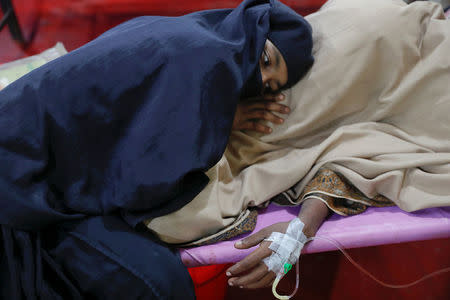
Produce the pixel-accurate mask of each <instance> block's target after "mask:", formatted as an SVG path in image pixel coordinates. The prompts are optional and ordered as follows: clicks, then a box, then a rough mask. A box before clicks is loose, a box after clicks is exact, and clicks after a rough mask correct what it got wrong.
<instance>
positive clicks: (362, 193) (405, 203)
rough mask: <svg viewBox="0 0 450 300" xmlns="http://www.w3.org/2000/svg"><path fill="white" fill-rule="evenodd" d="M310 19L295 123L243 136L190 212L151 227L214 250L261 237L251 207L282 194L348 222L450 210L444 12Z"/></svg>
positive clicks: (371, 4) (339, 5)
mask: <svg viewBox="0 0 450 300" xmlns="http://www.w3.org/2000/svg"><path fill="white" fill-rule="evenodd" d="M306 19H307V20H308V21H309V22H310V24H311V26H312V28H313V38H314V49H313V54H314V57H315V63H314V65H313V67H312V68H311V70H310V71H309V73H308V74H307V75H306V76H305V77H304V78H303V79H302V80H301V81H300V82H299V83H297V84H296V85H295V86H293V87H292V88H291V89H289V90H287V91H285V92H284V94H285V95H286V98H285V101H284V104H286V105H287V106H289V107H290V108H291V113H290V115H289V117H288V118H287V119H286V121H285V122H284V123H283V124H281V125H277V126H275V127H273V131H272V133H271V134H268V135H259V134H251V133H246V132H240V131H234V132H233V133H232V134H231V138H230V141H229V145H228V148H227V151H226V153H225V155H224V156H223V158H222V159H221V160H220V162H219V163H218V164H217V165H216V166H215V167H213V168H212V169H210V170H209V171H208V173H207V175H208V176H209V177H210V183H209V185H208V186H207V187H206V188H205V189H204V190H203V191H202V192H201V193H200V194H199V195H198V196H197V197H196V198H195V199H194V200H193V201H192V202H190V203H189V204H188V205H186V206H185V207H183V208H182V209H180V210H179V211H177V212H175V213H172V214H170V215H167V216H163V217H159V218H156V219H152V220H148V222H147V226H148V228H149V229H151V230H152V231H154V232H156V233H157V235H158V236H159V237H160V238H161V239H162V240H163V241H165V242H168V243H177V244H178V243H188V242H191V241H196V242H195V243H194V244H202V243H209V242H214V241H217V240H220V239H224V238H229V237H231V236H234V235H236V234H239V233H242V232H244V231H248V230H251V229H253V227H252V226H253V225H254V223H255V222H256V221H255V218H256V212H255V211H254V210H249V207H251V206H259V205H263V204H264V203H266V202H267V201H268V200H270V199H272V198H274V197H275V199H278V200H280V199H282V202H285V203H286V202H288V203H289V204H292V205H297V204H299V203H301V202H302V201H304V200H305V199H307V198H308V197H314V198H319V199H321V200H322V201H324V202H326V204H327V205H328V207H329V208H330V209H332V210H333V211H335V212H337V213H340V214H354V213H358V212H360V211H363V210H364V209H365V206H366V205H378V206H384V205H391V204H392V202H393V203H394V204H395V205H397V206H398V207H400V208H401V209H403V210H405V211H415V210H419V209H423V208H427V207H436V206H447V205H450V87H449V86H450V20H445V18H444V16H443V11H442V7H441V6H439V5H438V4H436V3H430V2H422V1H420V2H414V3H413V4H410V5H407V4H405V3H404V2H403V1H401V0H377V1H373V0H335V1H329V2H328V3H327V4H325V6H324V7H323V8H322V9H321V10H320V11H318V12H317V13H314V14H312V15H309V16H308V17H307V18H306ZM280 193H282V194H281V195H279V194H280ZM277 195H278V196H277ZM391 201H392V202H391Z"/></svg>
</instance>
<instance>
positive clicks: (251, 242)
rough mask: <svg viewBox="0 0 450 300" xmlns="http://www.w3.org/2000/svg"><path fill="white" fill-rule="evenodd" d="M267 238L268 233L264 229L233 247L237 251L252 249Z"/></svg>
mask: <svg viewBox="0 0 450 300" xmlns="http://www.w3.org/2000/svg"><path fill="white" fill-rule="evenodd" d="M268 236H269V233H268V231H267V230H266V229H265V228H264V229H261V230H260V231H258V232H257V233H254V234H252V235H249V236H248V237H246V238H243V239H242V240H240V241H237V242H236V243H235V244H234V246H235V247H236V248H238V249H248V248H251V247H254V246H256V245H258V244H259V243H261V242H262V241H264V239H265V238H267V237H268Z"/></svg>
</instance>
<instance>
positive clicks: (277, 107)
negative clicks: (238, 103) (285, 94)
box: [264, 102, 291, 114]
mask: <svg viewBox="0 0 450 300" xmlns="http://www.w3.org/2000/svg"><path fill="white" fill-rule="evenodd" d="M264 104H265V107H264V109H266V110H270V111H274V112H279V113H282V114H288V113H289V112H290V111H291V110H290V108H289V107H288V106H286V105H283V104H279V103H276V102H266V103H264Z"/></svg>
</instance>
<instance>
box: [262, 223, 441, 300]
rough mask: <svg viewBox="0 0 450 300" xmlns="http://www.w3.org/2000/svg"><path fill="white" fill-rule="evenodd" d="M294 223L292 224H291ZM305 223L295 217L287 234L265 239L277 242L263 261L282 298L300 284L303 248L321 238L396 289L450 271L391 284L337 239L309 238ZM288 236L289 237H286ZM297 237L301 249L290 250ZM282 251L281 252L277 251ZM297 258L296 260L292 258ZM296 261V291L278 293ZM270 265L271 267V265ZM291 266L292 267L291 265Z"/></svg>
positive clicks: (275, 234)
mask: <svg viewBox="0 0 450 300" xmlns="http://www.w3.org/2000/svg"><path fill="white" fill-rule="evenodd" d="M291 225H292V226H291ZM303 227H304V224H303V223H302V221H300V219H298V218H295V219H294V220H292V221H291V222H290V223H289V226H288V230H286V233H285V234H282V233H280V232H273V233H272V234H271V235H270V237H269V238H267V239H265V240H266V241H272V244H274V243H275V245H274V246H273V247H272V244H271V245H270V246H269V248H270V249H271V250H272V251H274V252H273V253H272V255H271V256H269V257H267V258H265V259H264V260H263V261H264V263H265V264H266V265H267V268H268V269H269V271H273V272H274V273H275V274H277V275H276V278H275V280H274V282H273V284H272V293H273V295H274V296H275V297H276V298H277V299H280V300H288V299H290V298H291V297H293V296H294V295H295V294H296V293H297V290H298V286H299V262H298V259H299V257H300V253H301V250H302V249H303V246H304V245H305V244H306V243H307V242H309V241H312V240H316V239H320V240H324V241H328V242H329V243H332V244H333V245H334V246H335V247H336V248H337V249H338V250H339V251H341V252H342V254H344V256H345V257H346V258H347V259H348V260H349V261H350V262H351V263H352V264H353V265H354V266H355V267H356V268H358V269H359V270H360V271H361V272H363V273H364V274H366V275H367V276H369V277H370V278H371V279H373V280H374V281H375V282H377V283H378V284H380V285H382V286H385V287H388V288H394V289H401V288H407V287H410V286H413V285H415V284H418V283H419V282H422V281H424V280H426V279H428V278H430V277H433V276H437V275H439V274H442V273H446V272H450V267H447V268H443V269H440V270H437V271H434V272H432V273H430V274H427V275H425V276H423V277H422V278H419V279H418V280H415V281H413V282H410V283H407V284H389V283H385V282H383V281H381V280H379V279H377V278H376V277H375V276H373V275H372V274H371V273H369V272H368V271H367V270H366V269H364V268H363V267H361V266H360V265H359V264H358V263H356V262H355V261H354V260H353V259H352V258H351V257H350V255H349V254H348V253H347V252H346V251H345V250H344V249H342V246H341V245H340V244H339V243H338V242H337V241H335V240H332V239H330V238H325V237H310V238H307V237H306V236H305V235H304V234H303V232H302V230H303ZM286 236H287V237H286ZM296 237H297V244H296V245H297V247H299V249H300V250H298V251H297V249H294V250H295V251H291V252H289V250H288V249H291V246H290V245H292V244H295V243H294V242H293V241H292V240H291V239H294V238H296ZM285 241H288V243H287V244H286V245H288V247H279V245H280V243H281V244H282V246H284V242H285ZM274 249H275V250H274ZM277 251H280V254H279V253H278V252H277ZM297 254H298V255H297ZM293 258H296V259H295V261H293V260H292V259H293ZM294 263H295V265H296V266H295V270H296V281H295V289H294V292H293V293H292V294H291V295H289V296H283V295H279V294H278V293H277V286H278V283H279V282H280V280H281V278H283V276H284V275H286V273H287V272H288V271H289V270H290V269H291V268H292V265H293V264H294ZM269 266H270V267H269ZM289 266H290V267H289Z"/></svg>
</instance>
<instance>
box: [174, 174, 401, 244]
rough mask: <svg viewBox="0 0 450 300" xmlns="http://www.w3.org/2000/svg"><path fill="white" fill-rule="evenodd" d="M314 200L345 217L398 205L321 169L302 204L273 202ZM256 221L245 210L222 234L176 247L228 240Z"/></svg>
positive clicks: (286, 197)
mask: <svg viewBox="0 0 450 300" xmlns="http://www.w3.org/2000/svg"><path fill="white" fill-rule="evenodd" d="M312 198H315V199H319V200H321V201H323V202H324V203H325V204H326V205H327V206H328V208H330V209H331V210H332V211H333V212H335V213H337V214H339V215H342V216H350V215H356V214H360V213H362V212H364V211H365V210H366V209H367V207H368V206H375V207H384V206H393V205H395V204H394V202H392V201H391V200H389V199H387V198H386V197H384V196H381V195H377V196H375V197H374V198H373V199H370V198H367V197H366V196H364V194H363V193H361V192H360V191H358V190H357V189H356V188H355V187H354V186H353V185H352V184H351V183H349V182H347V181H346V180H345V179H344V178H343V177H341V176H339V174H338V173H336V172H334V171H332V170H329V169H325V168H322V169H320V170H319V172H317V174H316V176H315V177H314V178H313V180H311V182H310V183H309V184H308V185H307V186H306V188H305V190H304V192H303V194H302V195H301V196H300V198H299V199H300V201H298V200H299V199H292V198H291V196H290V195H289V193H287V192H285V193H281V194H279V195H277V196H275V197H274V198H272V201H274V202H275V203H277V204H280V205H293V204H296V203H302V202H303V201H305V200H306V199H312ZM266 203H268V202H266ZM257 217H258V211H257V210H256V209H252V210H246V211H245V212H244V213H242V214H241V215H240V216H239V217H238V218H237V219H236V221H234V222H233V223H232V224H231V225H229V226H228V227H226V228H224V229H222V230H221V231H219V232H217V233H215V234H213V235H210V236H207V237H205V238H202V239H200V240H197V241H194V242H191V243H188V244H180V245H177V246H179V247H192V246H204V245H209V244H213V243H216V242H220V241H225V240H229V239H231V238H233V237H235V236H238V235H240V234H244V233H247V232H251V231H253V229H255V226H256V221H257Z"/></svg>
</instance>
